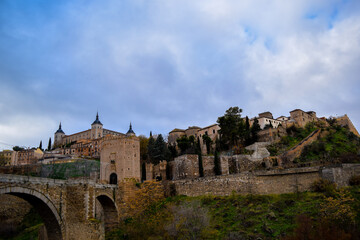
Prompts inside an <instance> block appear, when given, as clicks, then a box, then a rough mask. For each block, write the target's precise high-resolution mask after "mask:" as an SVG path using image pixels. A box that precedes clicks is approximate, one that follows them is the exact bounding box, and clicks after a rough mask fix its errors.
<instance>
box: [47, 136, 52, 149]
mask: <svg viewBox="0 0 360 240" xmlns="http://www.w3.org/2000/svg"><path fill="white" fill-rule="evenodd" d="M47 150H48V151H50V150H51V137H50V138H49V144H48V147H47Z"/></svg>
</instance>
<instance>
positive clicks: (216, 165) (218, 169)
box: [214, 151, 221, 175]
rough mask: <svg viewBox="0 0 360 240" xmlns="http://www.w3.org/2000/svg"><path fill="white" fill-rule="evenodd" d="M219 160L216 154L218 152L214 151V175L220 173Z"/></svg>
mask: <svg viewBox="0 0 360 240" xmlns="http://www.w3.org/2000/svg"><path fill="white" fill-rule="evenodd" d="M220 168H221V167H220V160H219V156H218V152H217V151H215V154H214V172H215V175H221V169H220Z"/></svg>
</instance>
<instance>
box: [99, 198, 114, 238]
mask: <svg viewBox="0 0 360 240" xmlns="http://www.w3.org/2000/svg"><path fill="white" fill-rule="evenodd" d="M96 200H97V201H98V202H99V203H100V206H101V208H102V213H103V216H101V217H100V219H99V220H101V221H102V222H103V223H104V226H105V231H106V232H107V231H111V230H113V229H114V228H115V227H117V225H118V224H119V215H118V211H117V207H116V205H115V203H114V201H113V200H112V199H111V198H110V197H109V196H107V195H104V194H103V195H99V196H97V197H96Z"/></svg>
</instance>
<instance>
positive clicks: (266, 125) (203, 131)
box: [168, 109, 360, 153]
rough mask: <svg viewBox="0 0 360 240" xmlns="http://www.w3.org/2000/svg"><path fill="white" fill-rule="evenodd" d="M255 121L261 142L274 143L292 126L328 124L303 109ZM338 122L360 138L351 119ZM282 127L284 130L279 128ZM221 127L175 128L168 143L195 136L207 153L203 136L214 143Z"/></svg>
mask: <svg viewBox="0 0 360 240" xmlns="http://www.w3.org/2000/svg"><path fill="white" fill-rule="evenodd" d="M255 119H257V120H258V122H259V125H260V128H261V130H262V131H260V132H259V133H258V135H259V140H260V141H274V140H276V139H277V138H278V137H281V136H282V135H284V134H286V131H285V129H286V128H287V127H290V126H292V125H295V126H297V127H305V125H306V124H308V123H311V122H323V123H324V124H327V123H326V118H318V117H317V116H316V112H314V111H307V112H305V111H303V110H301V109H295V110H292V111H291V112H290V116H288V117H286V116H280V117H278V118H274V117H273V115H272V113H271V112H269V111H268V112H263V113H259V115H258V117H254V118H252V119H250V126H252V125H253V124H254V121H255ZM335 120H336V122H337V123H338V124H339V125H342V126H348V127H349V130H350V131H351V132H353V133H354V134H355V135H357V136H360V135H359V133H358V131H357V130H356V128H355V126H354V125H353V124H352V122H351V120H350V119H349V117H348V116H347V115H346V114H345V115H344V116H341V117H338V118H335ZM279 127H282V128H279ZM219 130H220V127H219V125H218V124H212V125H210V126H208V127H205V128H200V127H197V126H193V127H188V128H187V129H179V128H175V129H174V130H172V131H171V132H169V137H168V143H169V144H172V145H176V144H177V142H176V139H178V138H180V137H182V136H187V137H189V136H194V137H195V139H197V138H198V137H199V138H200V144H201V149H202V152H203V153H205V151H204V149H205V144H204V143H203V141H202V136H203V135H208V136H209V137H210V138H211V140H212V141H213V143H214V142H215V140H216V138H217V137H218V132H219Z"/></svg>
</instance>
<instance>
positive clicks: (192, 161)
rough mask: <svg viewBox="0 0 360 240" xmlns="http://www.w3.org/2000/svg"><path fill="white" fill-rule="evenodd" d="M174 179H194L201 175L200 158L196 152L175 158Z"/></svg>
mask: <svg viewBox="0 0 360 240" xmlns="http://www.w3.org/2000/svg"><path fill="white" fill-rule="evenodd" d="M171 168H172V169H171V172H172V179H173V180H177V179H194V178H197V177H199V160H198V155H196V154H186V155H182V156H179V157H177V158H175V159H174V161H173V162H172V164H171Z"/></svg>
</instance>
